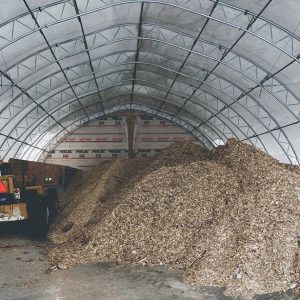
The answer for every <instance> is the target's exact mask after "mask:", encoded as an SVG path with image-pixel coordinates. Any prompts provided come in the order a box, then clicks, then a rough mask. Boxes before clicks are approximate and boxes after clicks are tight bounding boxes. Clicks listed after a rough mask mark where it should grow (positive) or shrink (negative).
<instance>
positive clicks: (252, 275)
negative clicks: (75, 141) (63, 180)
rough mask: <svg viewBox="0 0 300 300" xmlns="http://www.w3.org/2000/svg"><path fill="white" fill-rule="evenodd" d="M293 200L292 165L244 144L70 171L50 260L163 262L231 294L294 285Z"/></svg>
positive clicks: (299, 186)
mask: <svg viewBox="0 0 300 300" xmlns="http://www.w3.org/2000/svg"><path fill="white" fill-rule="evenodd" d="M299 197H300V176H299V172H298V168H296V167H295V168H294V167H293V168H292V167H287V166H286V165H284V164H281V163H279V162H278V161H276V160H275V159H273V158H272V157H270V156H268V155H267V154H265V153H263V152H262V151H260V150H258V149H256V148H255V147H253V146H250V145H247V144H244V143H242V142H239V141H236V140H229V141H228V142H227V144H226V145H224V146H220V147H218V148H216V149H214V150H211V151H207V150H205V149H203V148H201V147H200V146H197V145H194V144H192V143H176V144H172V145H170V146H169V147H168V148H166V149H165V150H164V151H162V153H160V154H159V155H158V156H157V157H155V158H153V159H148V160H124V159H123V160H114V161H109V162H104V163H103V164H102V165H101V166H99V167H96V168H95V169H94V170H92V171H89V172H82V173H81V174H77V178H76V179H75V181H74V183H73V184H72V186H71V187H69V188H68V189H67V191H66V192H65V194H64V195H63V199H62V200H63V207H64V209H63V212H62V214H61V216H60V218H59V219H58V221H57V223H56V224H55V226H54V228H53V230H52V234H51V239H52V241H53V243H54V247H53V249H52V250H51V251H50V253H49V258H50V261H51V263H52V265H53V266H59V265H60V266H64V267H68V266H72V265H76V264H82V263H90V262H98V261H112V260H113V261H118V262H120V263H133V264H142V265H164V264H166V265H169V266H172V267H174V268H177V269H180V270H183V272H184V276H185V279H186V280H187V281H188V282H189V283H192V284H196V285H202V286H208V285H209V286H211V285H217V286H226V288H227V290H226V292H227V293H228V294H230V295H241V294H243V295H245V294H252V293H270V292H275V291H285V290H288V289H291V288H296V287H297V286H299V283H300V282H299V279H300V264H299V250H300V247H299V236H300V202H299ZM56 269H58V267H56Z"/></svg>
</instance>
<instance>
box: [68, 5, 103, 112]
mask: <svg viewBox="0 0 300 300" xmlns="http://www.w3.org/2000/svg"><path fill="white" fill-rule="evenodd" d="M73 5H74V8H75V12H76V15H78V14H79V9H78V6H77V2H76V0H73ZM77 20H78V22H79V25H80V29H81V33H82V39H83V44H84V48H85V50H86V54H87V56H88V59H89V65H90V68H91V72H92V74H93V77H94V81H95V84H96V87H97V92H98V96H99V98H100V99H101V95H100V91H99V86H98V82H97V80H96V77H95V72H94V67H93V63H92V60H91V55H90V51H89V47H88V43H87V41H86V34H85V31H84V28H83V24H82V21H81V17H80V16H78V17H77ZM103 109H104V107H103Z"/></svg>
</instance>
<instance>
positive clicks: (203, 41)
mask: <svg viewBox="0 0 300 300" xmlns="http://www.w3.org/2000/svg"><path fill="white" fill-rule="evenodd" d="M135 25H138V23H122V24H115V25H112V26H109V27H105V28H102V29H101V30H97V31H93V32H91V33H89V34H88V35H87V36H90V35H95V34H99V33H100V34H101V33H102V32H104V31H106V30H110V29H112V28H115V27H122V26H123V27H125V26H135ZM143 26H146V27H147V26H152V27H153V28H159V29H164V30H168V31H171V32H175V33H176V34H178V35H184V36H186V37H188V38H191V39H195V38H196V37H195V36H193V35H190V34H187V33H184V32H181V31H178V30H175V29H173V28H170V27H167V26H164V25H160V24H153V23H144V24H143ZM81 38H82V36H78V37H76V38H72V39H68V40H65V41H63V42H60V43H56V44H55V45H52V46H51V47H52V48H53V47H58V46H60V45H64V44H67V43H69V42H72V41H76V40H80V39H81ZM198 41H199V42H201V43H205V44H209V45H213V46H214V47H216V48H219V47H220V45H218V44H215V43H213V42H210V41H207V40H204V39H200V38H199V39H198ZM116 42H119V41H118V40H117V41H116ZM102 46H106V45H100V46H97V47H92V48H90V49H88V51H92V50H95V49H98V48H100V47H102ZM222 48H223V49H225V50H226V51H228V50H229V49H228V48H226V47H224V46H222ZM47 50H49V49H48V48H44V49H41V50H39V51H37V52H35V53H33V54H31V55H29V56H27V57H25V58H24V59H22V60H20V61H18V63H15V64H13V65H12V66H11V67H10V68H8V69H7V70H6V72H7V71H8V70H12V69H13V68H15V67H16V66H18V65H20V64H21V63H23V62H25V61H26V60H27V59H29V58H32V57H34V56H36V55H39V54H40V53H42V52H44V51H47ZM185 50H186V51H189V49H188V48H186V49H185ZM84 52H86V50H84V51H79V52H76V53H74V54H72V55H67V56H63V57H61V58H59V59H58V61H61V60H64V59H66V58H70V57H72V56H76V55H78V54H81V53H84ZM230 52H231V53H232V54H234V55H236V56H237V57H238V58H239V59H240V58H242V59H243V60H245V61H247V62H248V63H250V64H252V65H253V66H255V67H256V68H259V69H260V70H261V71H262V72H264V73H266V74H268V71H267V70H265V69H264V68H262V67H261V66H260V65H259V64H257V63H255V62H254V61H253V60H250V59H248V58H247V57H245V56H243V55H241V54H239V53H237V52H235V51H233V50H231V51H230ZM199 54H201V53H199ZM173 60H176V58H173ZM178 61H179V62H181V63H182V62H183V61H180V60H178ZM54 63H56V61H51V62H50V63H49V64H46V65H44V66H42V67H41V68H38V69H36V70H35V71H34V72H31V73H30V74H29V75H27V76H25V77H23V78H22V79H20V80H19V81H17V83H19V82H21V81H23V80H25V79H27V78H29V77H30V76H32V75H33V74H35V73H36V72H39V71H40V70H42V69H44V68H46V67H48V66H50V65H52V64H54ZM195 68H199V67H198V66H197V67H196V66H195ZM199 69H200V68H199ZM240 73H241V74H243V76H247V74H246V73H243V72H241V71H240ZM247 77H248V76H247ZM248 78H251V77H248ZM273 78H274V79H276V81H278V83H280V85H282V86H283V87H284V89H285V90H286V91H288V92H289V93H290V94H291V95H292V96H293V97H294V98H295V99H297V100H298V101H299V102H300V98H299V97H297V95H295V94H294V93H293V92H292V91H291V90H290V89H289V88H288V87H287V85H285V84H284V83H283V82H281V81H280V80H278V79H277V78H276V77H273ZM256 82H258V81H256ZM7 91H8V90H7ZM7 91H4V92H3V93H2V94H0V96H1V95H3V94H4V93H6V92H7Z"/></svg>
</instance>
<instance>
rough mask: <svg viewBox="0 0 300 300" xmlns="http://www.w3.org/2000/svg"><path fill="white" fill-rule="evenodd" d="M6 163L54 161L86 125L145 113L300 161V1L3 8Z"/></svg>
mask: <svg viewBox="0 0 300 300" xmlns="http://www.w3.org/2000/svg"><path fill="white" fill-rule="evenodd" d="M0 8H1V9H0V76H1V79H0V128H1V130H0V145H1V146H0V156H1V159H4V160H8V159H9V158H19V159H27V160H34V161H37V160H39V161H43V160H44V159H45V158H46V157H47V154H48V153H49V151H51V149H53V148H54V147H55V146H56V145H57V143H59V141H60V140H61V139H62V138H64V137H65V136H67V135H69V134H70V133H72V132H73V131H74V130H76V128H78V126H80V125H81V124H84V123H85V122H87V121H89V120H92V119H95V118H99V117H102V116H105V115H108V114H112V113H114V112H119V111H131V110H133V111H143V112H145V113H148V114H152V115H156V116H160V117H162V118H165V119H167V120H170V121H172V122H174V123H176V124H178V125H179V126H182V127H184V128H185V129H186V130H187V131H188V132H190V133H191V134H193V135H194V136H195V137H196V138H197V139H198V140H199V142H200V143H201V144H202V145H203V146H204V147H206V148H208V149H212V148H213V147H215V146H216V141H223V142H226V140H227V139H229V138H236V139H239V140H242V141H245V142H247V143H249V144H252V145H254V146H256V147H258V148H260V149H262V150H264V151H265V152H267V153H269V154H270V155H273V156H274V157H276V158H278V159H279V160H281V161H283V162H286V163H291V164H299V161H300V136H299V132H300V125H299V120H300V119H299V113H300V64H299V63H300V25H299V23H300V22H299V15H300V2H299V1H297V0H286V1H282V0H260V1H242V0H184V1H183V0H163V1H157V0H149V1H148V0H143V1H140V0H51V1H50V0H14V1H10V0H2V1H1V3H0Z"/></svg>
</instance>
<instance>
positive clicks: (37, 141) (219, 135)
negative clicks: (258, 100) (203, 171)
mask: <svg viewBox="0 0 300 300" xmlns="http://www.w3.org/2000/svg"><path fill="white" fill-rule="evenodd" d="M123 86H125V85H123ZM128 86H130V84H129V85H128ZM113 87H115V85H114V86H113ZM109 88H112V87H108V88H107V89H109ZM96 92H97V91H93V92H91V93H90V94H95V93H96ZM130 94H131V93H128V92H126V93H121V94H117V95H113V96H111V97H108V98H106V99H104V100H101V101H98V102H94V103H91V104H88V105H85V107H86V108H88V107H93V106H97V105H98V104H99V103H100V102H104V101H109V100H110V99H113V98H117V97H122V96H127V95H130ZM134 95H137V96H142V97H146V98H151V99H155V100H157V101H160V100H161V98H158V97H156V96H153V95H146V94H142V93H136V92H134ZM86 96H90V95H86ZM73 101H74V100H72V101H70V103H72V102H73ZM166 102H167V101H166ZM167 103H168V104H169V105H172V106H174V107H178V106H177V105H176V104H175V103H172V102H167ZM136 104H138V102H137V103H136ZM66 105H68V104H66ZM140 105H144V106H145V107H149V105H145V104H143V103H141V104H140ZM199 106H200V105H199ZM152 108H154V107H152ZM59 109H60V108H57V109H55V111H57V110H59ZM79 111H80V109H78V110H75V111H72V112H70V113H68V114H66V115H64V116H63V117H62V118H61V120H63V119H66V118H68V117H69V116H71V115H72V114H76V113H77V112H79ZM160 111H162V110H160ZM164 112H165V113H167V114H168V115H171V114H170V113H169V112H168V111H164ZM185 112H186V113H187V114H188V115H190V116H192V117H194V118H195V119H199V116H197V115H195V114H193V113H192V112H190V111H185ZM44 120H45V119H43V120H40V121H39V123H42V122H43V121H44ZM178 120H183V121H184V122H185V123H187V124H189V126H190V127H191V129H195V126H194V125H192V124H190V123H189V121H188V120H184V119H182V118H181V117H178V118H177V120H176V121H174V122H175V123H178V124H179V122H178ZM199 120H200V119H199ZM220 121H221V120H220ZM221 122H222V121H221ZM39 125H40V124H38V125H37V126H39ZM37 126H36V127H35V128H33V129H32V131H31V132H30V133H28V134H27V137H28V136H30V135H31V134H32V132H33V131H34V130H35V129H36V128H37ZM226 126H227V125H226ZM207 127H208V128H209V129H210V130H211V132H213V133H214V134H215V135H216V137H218V138H220V139H221V140H222V141H224V139H223V138H222V137H221V135H224V134H222V133H221V132H220V133H218V131H219V130H218V129H217V128H214V127H212V126H210V125H207ZM227 127H228V126H227ZM52 128H53V126H51V127H50V128H47V129H45V130H44V132H43V133H42V134H41V136H39V137H37V139H36V140H35V141H34V142H33V144H34V143H39V141H40V140H41V139H42V138H43V135H45V134H46V133H48V132H49V131H50V130H51V129H52ZM228 129H229V130H230V128H229V127H228ZM198 132H200V133H201V135H202V136H204V137H205V139H206V140H207V141H209V143H210V144H212V145H213V143H212V140H213V137H209V136H208V135H207V134H206V133H205V132H204V131H202V130H198ZM233 135H234V136H236V135H235V134H234V133H233ZM224 137H226V136H225V135H224ZM236 137H237V136H236ZM21 147H22V145H20V146H19V148H18V149H17V151H16V153H18V151H19V149H20V148H21ZM6 155H7V154H6ZM6 155H5V156H4V159H5V158H6Z"/></svg>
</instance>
